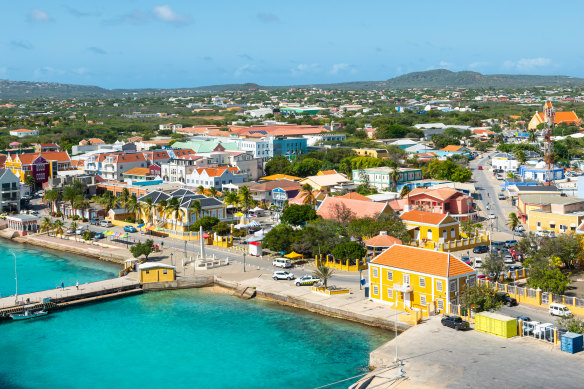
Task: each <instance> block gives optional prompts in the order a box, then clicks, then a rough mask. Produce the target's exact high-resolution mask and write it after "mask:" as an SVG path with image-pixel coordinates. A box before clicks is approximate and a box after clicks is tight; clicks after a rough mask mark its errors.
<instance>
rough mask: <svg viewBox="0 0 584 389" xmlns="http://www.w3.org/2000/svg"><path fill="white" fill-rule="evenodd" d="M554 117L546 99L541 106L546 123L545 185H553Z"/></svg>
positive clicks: (552, 108) (551, 107)
mask: <svg viewBox="0 0 584 389" xmlns="http://www.w3.org/2000/svg"><path fill="white" fill-rule="evenodd" d="M555 117H556V110H555V108H554V107H553V106H552V103H551V102H549V101H546V102H545V104H544V106H543V118H544V121H545V123H546V131H545V137H544V144H543V150H544V160H545V163H546V171H545V175H546V176H545V183H544V185H546V186H551V185H553V183H554V182H553V181H554V177H553V175H552V165H553V162H554V161H553V159H554V158H553V156H554V155H553V152H552V128H553V126H554V119H555Z"/></svg>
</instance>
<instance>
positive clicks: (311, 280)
mask: <svg viewBox="0 0 584 389" xmlns="http://www.w3.org/2000/svg"><path fill="white" fill-rule="evenodd" d="M319 282H320V278H316V277H313V276H303V277H300V278H297V279H295V280H294V285H296V286H300V285H314V284H317V283H319Z"/></svg>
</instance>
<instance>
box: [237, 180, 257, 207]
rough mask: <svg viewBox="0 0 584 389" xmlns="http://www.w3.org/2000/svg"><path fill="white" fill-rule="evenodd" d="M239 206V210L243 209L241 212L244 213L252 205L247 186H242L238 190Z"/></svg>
mask: <svg viewBox="0 0 584 389" xmlns="http://www.w3.org/2000/svg"><path fill="white" fill-rule="evenodd" d="M238 197H239V205H240V206H241V208H243V210H244V211H245V212H247V211H248V209H249V208H250V206H251V204H252V201H253V199H252V197H251V192H250V191H249V188H248V187H247V186H242V187H241V188H239V196H238Z"/></svg>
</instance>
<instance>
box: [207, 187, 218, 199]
mask: <svg viewBox="0 0 584 389" xmlns="http://www.w3.org/2000/svg"><path fill="white" fill-rule="evenodd" d="M217 193H219V191H218V190H217V188H215V187H214V186H212V187H210V188H209V194H210V195H211V197H213V198H215V197H217Z"/></svg>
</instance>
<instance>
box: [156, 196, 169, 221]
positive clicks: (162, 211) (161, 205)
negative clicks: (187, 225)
mask: <svg viewBox="0 0 584 389" xmlns="http://www.w3.org/2000/svg"><path fill="white" fill-rule="evenodd" d="M167 206H168V201H166V199H162V200H160V201H159V202H158V204H156V208H155V209H156V215H157V216H158V218H162V219H163V220H165V221H166V207H167Z"/></svg>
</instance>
